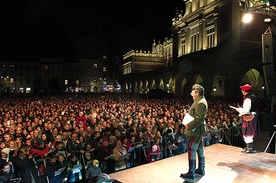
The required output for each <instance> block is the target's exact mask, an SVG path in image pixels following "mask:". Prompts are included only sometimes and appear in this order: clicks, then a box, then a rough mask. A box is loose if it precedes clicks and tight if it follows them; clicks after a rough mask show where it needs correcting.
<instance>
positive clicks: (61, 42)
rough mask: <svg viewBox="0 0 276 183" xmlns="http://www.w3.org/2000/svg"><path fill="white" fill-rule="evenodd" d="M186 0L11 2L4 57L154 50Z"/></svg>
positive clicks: (3, 19) (4, 7)
mask: <svg viewBox="0 0 276 183" xmlns="http://www.w3.org/2000/svg"><path fill="white" fill-rule="evenodd" d="M184 6H185V2H184V1H183V0H113V1H111V0H98V1H96V0H24V1H21V0H17V1H15V0H7V1H5V2H2V3H1V6H0V14H1V16H0V24H1V26H0V29H1V30H0V46H1V51H0V59H1V60H13V59H15V60H21V59H37V58H41V57H48V58H67V59H75V58H90V59H91V58H96V57H97V56H98V55H99V54H105V55H115V56H116V55H117V56H122V54H123V53H126V52H127V51H129V50H131V49H142V50H150V48H151V44H152V40H153V38H155V39H156V40H157V41H158V40H161V41H163V39H164V37H165V36H168V37H170V35H171V33H170V31H169V28H170V26H171V23H172V22H171V19H172V18H173V17H174V14H175V10H176V9H177V8H178V10H184Z"/></svg>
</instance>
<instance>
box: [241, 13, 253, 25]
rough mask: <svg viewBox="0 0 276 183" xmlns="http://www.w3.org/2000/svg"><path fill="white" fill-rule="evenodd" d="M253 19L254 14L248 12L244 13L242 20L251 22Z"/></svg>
mask: <svg viewBox="0 0 276 183" xmlns="http://www.w3.org/2000/svg"><path fill="white" fill-rule="evenodd" d="M251 20H252V14H251V13H246V14H244V16H243V18H242V21H243V23H249V22H251Z"/></svg>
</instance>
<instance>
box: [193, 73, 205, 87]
mask: <svg viewBox="0 0 276 183" xmlns="http://www.w3.org/2000/svg"><path fill="white" fill-rule="evenodd" d="M194 78H195V84H200V85H202V84H203V79H202V77H201V76H200V75H199V74H198V75H195V77H194Z"/></svg>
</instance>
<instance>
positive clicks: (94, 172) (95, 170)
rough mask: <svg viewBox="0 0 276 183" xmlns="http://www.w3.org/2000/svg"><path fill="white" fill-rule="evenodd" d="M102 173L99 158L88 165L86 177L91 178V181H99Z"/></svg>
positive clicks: (93, 182)
mask: <svg viewBox="0 0 276 183" xmlns="http://www.w3.org/2000/svg"><path fill="white" fill-rule="evenodd" d="M101 173H102V170H101V167H100V162H99V161H98V160H97V159H94V160H93V161H92V164H91V165H90V166H89V167H88V169H87V172H86V175H85V178H86V180H89V181H90V182H89V183H97V179H98V176H99V175H100V174H101Z"/></svg>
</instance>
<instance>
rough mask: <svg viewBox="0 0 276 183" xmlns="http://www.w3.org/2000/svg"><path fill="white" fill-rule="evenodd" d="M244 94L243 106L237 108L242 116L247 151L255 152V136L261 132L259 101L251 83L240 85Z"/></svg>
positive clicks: (245, 150)
mask: <svg viewBox="0 0 276 183" xmlns="http://www.w3.org/2000/svg"><path fill="white" fill-rule="evenodd" d="M240 88H241V92H242V94H243V105H242V107H239V108H236V110H237V111H238V112H239V116H240V117H242V135H243V139H244V142H245V144H246V148H245V149H244V152H245V153H255V152H256V151H255V150H253V138H254V136H255V135H257V134H258V133H259V132H260V124H259V119H258V113H257V112H258V108H259V102H258V99H257V97H256V96H255V95H254V94H252V93H251V89H252V86H250V85H249V84H246V85H243V86H240Z"/></svg>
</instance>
